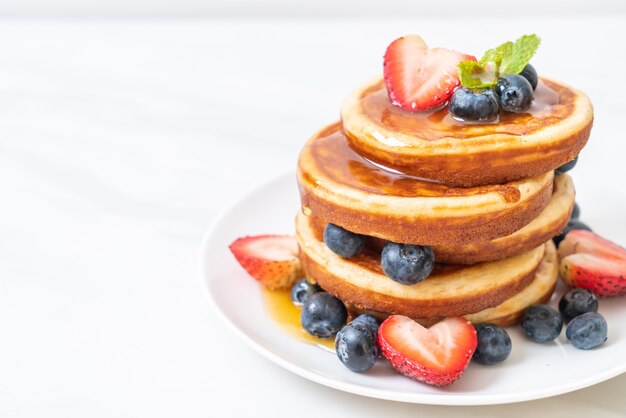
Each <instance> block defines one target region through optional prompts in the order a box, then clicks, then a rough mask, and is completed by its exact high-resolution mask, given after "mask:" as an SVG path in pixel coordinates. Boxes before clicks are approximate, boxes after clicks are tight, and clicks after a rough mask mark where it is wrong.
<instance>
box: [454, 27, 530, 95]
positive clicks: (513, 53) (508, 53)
mask: <svg viewBox="0 0 626 418" xmlns="http://www.w3.org/2000/svg"><path fill="white" fill-rule="evenodd" d="M540 43H541V39H539V37H538V36H537V35H535V34H532V35H524V36H522V37H521V38H519V39H518V40H516V41H515V42H510V41H509V42H505V43H503V44H502V45H500V46H498V47H497V48H493V49H490V50H488V51H487V52H485V54H484V55H483V57H482V58H481V59H480V61H478V62H476V61H463V62H461V63H460V64H459V68H458V72H459V79H460V80H461V85H462V86H463V87H467V88H469V89H482V88H486V87H492V86H495V85H496V82H497V81H498V77H500V75H502V74H519V73H521V72H522V70H523V69H524V67H525V66H526V64H528V62H529V61H530V59H531V58H532V57H533V55H535V51H537V48H538V47H539V44H540Z"/></svg>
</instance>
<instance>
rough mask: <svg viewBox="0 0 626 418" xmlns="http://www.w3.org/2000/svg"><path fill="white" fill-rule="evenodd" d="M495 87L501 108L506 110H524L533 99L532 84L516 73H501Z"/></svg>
mask: <svg viewBox="0 0 626 418" xmlns="http://www.w3.org/2000/svg"><path fill="white" fill-rule="evenodd" d="M495 89H496V94H497V96H498V98H499V99H500V105H501V106H502V109H504V110H506V111H508V112H525V111H526V110H528V109H529V108H530V105H531V104H532V101H533V99H534V94H533V88H532V86H531V85H530V83H529V82H528V80H526V79H525V78H524V77H522V76H521V75H518V74H507V75H503V76H502V77H500V78H499V79H498V83H497V84H496V87H495Z"/></svg>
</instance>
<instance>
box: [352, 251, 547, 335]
mask: <svg viewBox="0 0 626 418" xmlns="http://www.w3.org/2000/svg"><path fill="white" fill-rule="evenodd" d="M558 267H559V263H558V258H557V252H556V247H555V246H554V243H552V241H549V242H547V243H546V252H545V255H544V256H543V259H542V260H541V263H540V264H539V267H538V268H537V271H536V273H535V278H534V279H533V281H532V282H531V283H530V284H529V285H528V286H526V287H525V288H524V289H523V290H521V291H520V292H519V293H517V294H515V295H513V296H512V297H511V298H509V299H507V300H505V301H504V302H502V303H501V304H499V305H497V306H494V307H493V308H487V309H484V310H482V311H480V312H476V313H472V314H468V315H464V316H465V317H466V318H467V319H469V320H470V321H472V322H473V323H475V324H481V323H483V324H484V323H490V324H495V325H499V326H501V327H509V326H512V325H515V324H517V323H518V322H519V320H520V318H521V316H522V314H523V313H524V310H525V309H526V308H528V307H529V306H530V305H532V304H535V303H546V302H548V301H549V300H550V297H551V296H552V293H553V292H554V288H555V287H556V282H557V279H558ZM348 309H349V310H350V313H351V314H352V316H357V315H359V314H362V313H367V314H370V315H373V316H375V317H377V318H379V319H381V320H382V319H384V318H386V317H387V316H388V315H389V314H385V313H382V312H375V311H371V310H364V309H359V308H357V307H355V306H350V305H349V306H348ZM413 319H414V320H416V321H417V322H419V323H420V324H422V325H424V326H431V325H433V324H435V323H437V322H439V321H440V320H441V319H442V318H413Z"/></svg>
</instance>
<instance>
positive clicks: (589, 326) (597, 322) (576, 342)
mask: <svg viewBox="0 0 626 418" xmlns="http://www.w3.org/2000/svg"><path fill="white" fill-rule="evenodd" d="M607 332H608V328H607V325H606V320H605V319H604V317H603V316H602V315H600V314H599V313H597V312H587V313H584V314H582V315H580V316H577V317H576V318H574V319H572V322H570V323H569V325H568V326H567V329H566V330H565V336H566V337H567V339H568V340H569V342H570V343H572V345H573V346H574V347H576V348H579V349H581V350H589V349H592V348H593V347H596V346H598V345H600V344H602V343H603V342H605V341H606V336H607Z"/></svg>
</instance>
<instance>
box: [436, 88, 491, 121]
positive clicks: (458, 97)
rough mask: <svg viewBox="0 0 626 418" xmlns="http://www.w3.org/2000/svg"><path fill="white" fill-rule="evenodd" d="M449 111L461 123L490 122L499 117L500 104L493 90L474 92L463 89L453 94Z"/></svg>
mask: <svg viewBox="0 0 626 418" xmlns="http://www.w3.org/2000/svg"><path fill="white" fill-rule="evenodd" d="M448 111H449V112H450V113H451V114H452V116H453V117H454V118H455V119H459V120H461V121H479V122H489V121H493V120H495V119H496V118H497V117H498V113H500V104H499V103H498V98H497V97H496V95H495V94H494V92H493V89H485V90H479V91H472V90H470V89H466V88H464V87H461V88H458V89H456V90H455V91H454V93H453V94H452V97H451V98H450V104H449V105H448Z"/></svg>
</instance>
